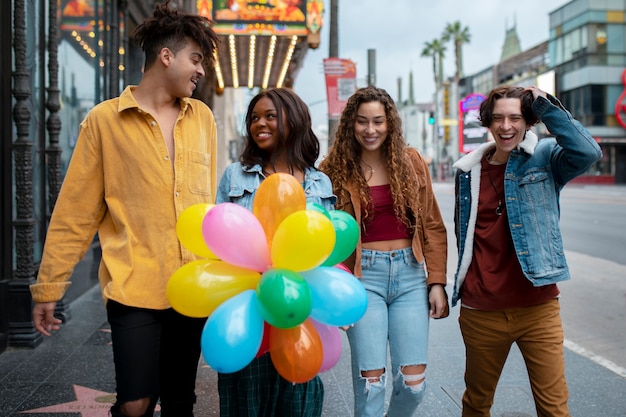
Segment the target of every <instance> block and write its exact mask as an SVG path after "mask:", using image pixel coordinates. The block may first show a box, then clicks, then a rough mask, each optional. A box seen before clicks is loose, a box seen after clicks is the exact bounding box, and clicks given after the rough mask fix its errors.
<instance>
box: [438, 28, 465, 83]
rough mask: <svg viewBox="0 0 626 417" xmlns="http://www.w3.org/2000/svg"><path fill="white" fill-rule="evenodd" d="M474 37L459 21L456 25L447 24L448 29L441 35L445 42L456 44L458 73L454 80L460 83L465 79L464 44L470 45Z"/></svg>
mask: <svg viewBox="0 0 626 417" xmlns="http://www.w3.org/2000/svg"><path fill="white" fill-rule="evenodd" d="M471 37H472V35H471V34H470V33H469V28H468V27H467V26H465V27H462V26H461V22H459V21H458V20H457V21H456V22H454V23H448V24H446V28H445V29H444V31H443V34H442V35H441V40H442V41H443V42H449V41H453V42H454V61H455V64H456V72H455V73H454V80H455V81H456V82H457V83H458V82H459V80H460V79H461V77H463V44H464V43H469V41H470V39H471Z"/></svg>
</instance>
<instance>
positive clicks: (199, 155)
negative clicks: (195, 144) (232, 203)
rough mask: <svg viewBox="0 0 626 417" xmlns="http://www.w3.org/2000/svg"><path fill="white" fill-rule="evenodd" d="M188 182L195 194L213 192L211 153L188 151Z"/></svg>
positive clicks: (190, 189)
mask: <svg viewBox="0 0 626 417" xmlns="http://www.w3.org/2000/svg"><path fill="white" fill-rule="evenodd" d="M188 152H189V158H188V163H187V183H188V184H189V191H191V192H192V193H194V194H201V195H209V194H210V192H211V158H210V156H209V154H207V153H203V152H197V151H188Z"/></svg>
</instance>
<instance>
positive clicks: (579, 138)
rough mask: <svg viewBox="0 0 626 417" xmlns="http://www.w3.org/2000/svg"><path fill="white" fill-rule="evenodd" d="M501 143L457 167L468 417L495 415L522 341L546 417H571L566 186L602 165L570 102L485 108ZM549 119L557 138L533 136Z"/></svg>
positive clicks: (536, 94)
mask: <svg viewBox="0 0 626 417" xmlns="http://www.w3.org/2000/svg"><path fill="white" fill-rule="evenodd" d="M480 120H481V124H482V125H483V126H485V127H488V128H489V129H490V131H491V134H492V135H493V138H494V141H491V142H487V143H485V144H483V145H481V146H480V147H479V148H478V149H476V150H475V151H473V152H471V153H470V154H468V155H466V156H464V157H462V158H461V159H460V160H459V161H457V162H456V163H455V164H454V167H455V168H457V169H458V171H457V175H456V193H455V195H456V207H455V226H456V227H455V232H456V237H457V246H458V252H459V261H458V268H457V272H456V275H455V283H454V293H453V296H452V305H453V306H454V305H456V303H457V302H458V301H459V299H461V312H460V318H459V323H460V327H461V333H462V335H463V340H464V343H465V348H466V369H465V384H466V389H465V393H464V395H463V416H464V417H467V416H489V415H490V408H491V405H492V403H493V396H494V393H495V390H496V385H497V383H498V380H499V378H500V374H501V371H502V368H503V367H504V363H505V362H506V358H507V356H508V353H509V349H510V347H511V344H512V343H513V342H515V343H517V345H518V347H519V349H520V351H521V353H522V356H523V357H524V361H525V363H526V367H527V370H528V375H529V378H530V384H531V388H532V392H533V397H534V400H535V406H536V409H537V414H538V416H539V417H542V416H551V417H558V416H568V415H569V411H568V406H567V400H568V390H567V383H566V381H565V365H564V360H563V328H562V324H561V318H560V307H559V303H558V295H559V290H558V288H557V285H556V283H557V282H558V281H562V280H565V279H568V278H569V272H568V268H567V263H566V260H565V255H564V249H563V242H562V239H561V232H560V228H559V194H560V191H561V189H562V188H563V186H564V185H565V184H566V183H567V182H569V181H570V180H572V179H573V178H575V177H576V176H578V175H581V174H582V173H584V172H585V171H586V170H587V169H589V167H590V166H591V165H593V164H594V163H595V162H597V161H598V160H599V159H600V158H601V151H600V147H599V146H598V144H597V143H596V141H595V140H594V139H593V138H592V137H591V135H590V134H589V132H588V131H587V130H586V129H585V128H584V127H583V126H582V125H581V124H580V123H579V122H578V121H576V120H574V119H573V118H572V115H571V114H570V113H569V112H568V111H567V110H565V109H564V108H563V106H562V105H561V103H560V102H559V101H558V100H557V99H556V98H554V97H552V96H551V95H548V94H546V93H545V92H544V91H541V90H540V89H538V88H536V87H530V88H527V89H524V88H521V87H512V86H505V87H498V88H496V89H494V90H493V91H491V93H490V94H489V97H487V99H486V100H485V101H484V102H483V103H482V104H481V107H480ZM539 120H541V121H542V122H543V123H544V124H545V125H546V127H547V128H548V130H549V131H550V133H551V134H552V135H554V136H555V138H556V139H553V138H551V139H543V140H541V141H540V140H538V138H537V136H536V135H535V134H534V133H533V132H532V131H530V128H531V126H533V125H534V124H535V123H537V122H538V121H539Z"/></svg>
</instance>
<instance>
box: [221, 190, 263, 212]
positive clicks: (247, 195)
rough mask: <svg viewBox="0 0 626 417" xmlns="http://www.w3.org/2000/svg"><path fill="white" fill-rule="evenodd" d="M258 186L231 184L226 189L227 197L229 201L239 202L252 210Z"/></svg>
mask: <svg viewBox="0 0 626 417" xmlns="http://www.w3.org/2000/svg"><path fill="white" fill-rule="evenodd" d="M257 188H258V186H245V185H242V184H231V186H230V189H229V190H228V198H229V200H230V201H231V202H233V203H236V204H239V205H240V206H243V207H245V208H247V209H248V210H252V204H253V202H254V196H255V194H256V189H257Z"/></svg>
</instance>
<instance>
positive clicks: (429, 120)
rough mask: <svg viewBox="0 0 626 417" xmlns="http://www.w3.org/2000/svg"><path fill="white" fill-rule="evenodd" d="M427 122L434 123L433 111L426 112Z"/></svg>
mask: <svg viewBox="0 0 626 417" xmlns="http://www.w3.org/2000/svg"><path fill="white" fill-rule="evenodd" d="M428 124H429V125H434V124H435V112H432V111H431V112H430V113H428Z"/></svg>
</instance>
